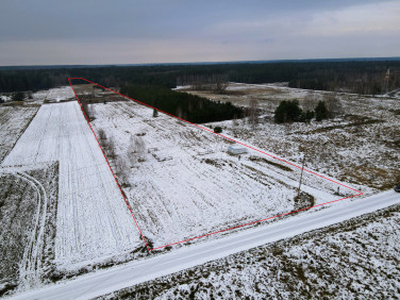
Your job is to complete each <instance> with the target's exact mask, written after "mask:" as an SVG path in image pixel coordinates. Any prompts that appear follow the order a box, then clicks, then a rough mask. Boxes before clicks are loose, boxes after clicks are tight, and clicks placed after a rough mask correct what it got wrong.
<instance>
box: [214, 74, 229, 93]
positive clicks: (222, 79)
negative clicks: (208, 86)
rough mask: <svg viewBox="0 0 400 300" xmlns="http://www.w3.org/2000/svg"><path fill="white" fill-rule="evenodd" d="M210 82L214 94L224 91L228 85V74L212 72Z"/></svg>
mask: <svg viewBox="0 0 400 300" xmlns="http://www.w3.org/2000/svg"><path fill="white" fill-rule="evenodd" d="M212 82H213V83H212V89H213V91H214V93H216V94H223V93H225V91H226V89H227V88H228V85H229V82H228V76H227V75H225V74H213V75H212Z"/></svg>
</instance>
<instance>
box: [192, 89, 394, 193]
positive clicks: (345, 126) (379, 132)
mask: <svg viewBox="0 0 400 300" xmlns="http://www.w3.org/2000/svg"><path fill="white" fill-rule="evenodd" d="M227 91H228V93H227V94H225V95H219V94H207V95H206V94H205V93H209V92H204V91H190V93H195V94H198V95H200V94H201V95H203V96H207V97H208V98H210V99H213V100H215V101H231V102H232V103H234V104H237V105H243V106H250V102H251V99H256V100H257V101H258V103H259V110H258V114H259V116H260V117H259V118H258V124H257V126H256V127H255V129H254V130H253V124H252V122H250V119H251V118H250V116H249V118H247V119H242V120H233V121H226V122H219V123H213V124H209V125H210V126H212V127H214V126H217V125H218V126H221V127H223V129H224V132H225V133H228V134H231V135H232V136H234V137H235V138H239V139H242V140H245V141H248V142H249V143H251V144H254V145H256V146H258V147H260V148H263V149H266V150H268V151H271V152H273V153H276V154H277V155H280V156H281V157H284V158H286V159H289V160H292V161H295V162H298V163H299V162H300V159H301V157H302V153H306V155H307V161H306V167H309V168H311V169H314V170H317V171H319V172H324V173H326V174H328V175H330V176H332V177H335V178H337V179H339V180H343V181H347V182H349V183H352V184H356V185H357V184H359V185H362V186H365V187H370V188H373V189H378V190H385V189H388V188H391V187H393V186H394V185H395V184H396V183H399V182H400V143H399V141H398V139H399V133H398V128H400V115H399V114H398V111H399V109H400V100H399V99H395V98H383V97H371V96H361V95H356V94H346V93H339V94H336V97H337V99H339V101H340V104H341V107H342V113H341V114H339V115H337V116H336V118H333V119H330V120H325V121H322V122H316V121H312V122H311V123H292V124H284V125H282V124H275V123H274V122H273V114H274V110H275V108H276V107H277V105H278V104H279V103H280V101H282V100H293V99H296V100H298V101H299V102H300V106H302V107H303V109H304V110H306V109H310V108H311V109H312V107H313V106H314V107H315V105H316V103H317V102H318V101H319V100H326V99H327V97H329V96H330V95H332V93H330V92H324V91H315V92H313V91H307V90H302V89H293V88H287V87H283V86H278V85H266V86H264V87H263V86H262V85H245V84H232V85H231V86H230V87H229V88H228V90H227ZM230 92H232V93H234V95H231V94H230ZM367 190H368V189H367V188H366V189H365V191H367Z"/></svg>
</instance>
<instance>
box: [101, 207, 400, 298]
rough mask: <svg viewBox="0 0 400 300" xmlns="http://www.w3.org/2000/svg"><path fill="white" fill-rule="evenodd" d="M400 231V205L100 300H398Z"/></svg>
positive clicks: (134, 287)
mask: <svg viewBox="0 0 400 300" xmlns="http://www.w3.org/2000/svg"><path fill="white" fill-rule="evenodd" d="M399 224H400V206H399V205H396V206H392V207H389V208H386V209H383V210H381V211H378V212H376V213H372V214H369V215H364V216H361V217H358V218H354V219H351V220H350V221H346V222H343V223H340V224H336V225H332V226H329V227H326V228H323V229H320V230H316V231H313V232H309V233H305V234H302V235H298V236H296V237H293V238H289V239H284V240H281V241H278V242H275V243H269V244H267V245H263V246H259V247H256V248H253V249H250V250H248V251H244V252H239V253H237V254H234V255H231V256H228V257H226V258H223V259H219V260H215V261H212V262H208V263H206V264H203V265H201V266H198V267H195V268H189V269H185V270H182V271H181V272H177V273H175V274H171V275H168V276H165V277H160V278H158V279H156V280H151V281H148V282H144V283H142V284H139V285H136V286H133V287H131V288H126V289H123V290H120V291H118V292H115V293H111V294H108V295H106V296H104V297H100V299H120V298H124V299H125V298H132V297H134V298H136V299H141V298H151V299H181V298H183V299H187V298H190V299H264V298H266V297H267V296H268V298H271V299H397V298H398V297H399V294H400V284H399V275H400V264H399V263H398V257H399V254H400V247H399V242H400V239H399V235H398V231H399V229H400V226H399Z"/></svg>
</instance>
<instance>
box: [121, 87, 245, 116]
mask: <svg viewBox="0 0 400 300" xmlns="http://www.w3.org/2000/svg"><path fill="white" fill-rule="evenodd" d="M121 93H122V94H124V95H127V96H129V97H131V98H133V99H135V100H138V101H140V102H143V103H146V104H148V105H151V106H153V107H155V108H158V109H160V110H162V111H164V112H167V113H169V114H172V115H174V116H177V117H180V118H182V119H184V120H187V121H190V122H193V123H205V122H215V121H222V120H230V119H234V118H242V117H244V116H245V111H244V110H243V109H241V108H239V107H236V106H233V105H232V104H231V103H230V102H226V103H221V102H214V101H211V100H208V99H206V98H202V97H199V96H195V95H191V94H187V93H179V92H175V91H172V90H170V89H169V88H165V87H160V86H143V85H129V86H124V87H122V88H121Z"/></svg>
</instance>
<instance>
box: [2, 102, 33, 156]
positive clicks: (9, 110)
mask: <svg viewBox="0 0 400 300" xmlns="http://www.w3.org/2000/svg"><path fill="white" fill-rule="evenodd" d="M38 109H39V106H36V105H15V106H5V105H2V106H0V128H1V130H0V141H1V143H0V162H1V161H2V160H3V158H4V157H5V156H6V155H7V154H8V153H9V152H10V151H11V149H12V148H13V147H14V145H15V143H16V142H17V140H18V138H19V137H20V136H21V134H22V133H23V132H24V130H25V129H26V127H28V125H29V123H30V121H31V120H32V118H33V117H34V116H35V114H36V112H37V110H38Z"/></svg>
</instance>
